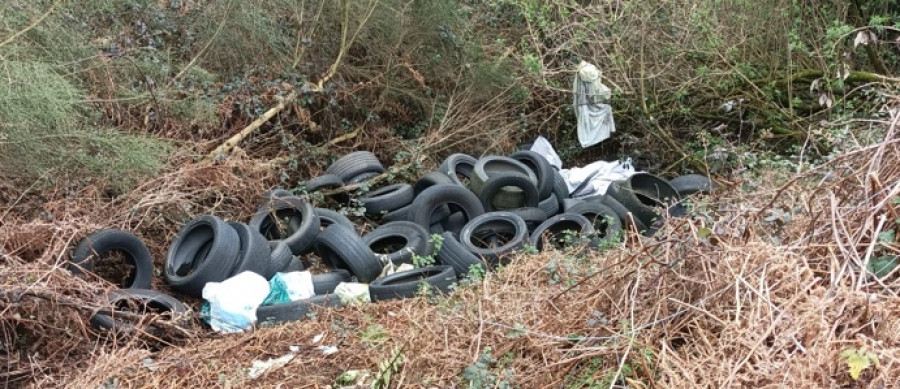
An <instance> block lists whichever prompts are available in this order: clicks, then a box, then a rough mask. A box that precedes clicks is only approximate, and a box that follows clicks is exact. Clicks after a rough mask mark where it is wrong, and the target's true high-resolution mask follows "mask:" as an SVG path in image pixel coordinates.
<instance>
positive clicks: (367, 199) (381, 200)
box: [359, 184, 415, 216]
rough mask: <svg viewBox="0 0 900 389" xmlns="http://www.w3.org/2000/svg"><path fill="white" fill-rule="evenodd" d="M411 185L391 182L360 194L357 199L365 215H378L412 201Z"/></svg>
mask: <svg viewBox="0 0 900 389" xmlns="http://www.w3.org/2000/svg"><path fill="white" fill-rule="evenodd" d="M413 197H415V195H414V194H413V187H412V185H410V184H392V185H388V186H385V187H383V188H379V189H375V190H373V191H371V192H369V193H366V194H365V195H364V196H362V197H361V198H360V199H359V201H360V203H362V205H363V207H365V209H366V215H367V216H378V215H381V213H382V212H390V211H393V210H397V209H400V208H403V207H405V206H407V205H409V204H410V203H412V201H413Z"/></svg>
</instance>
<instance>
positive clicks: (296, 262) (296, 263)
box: [281, 256, 303, 273]
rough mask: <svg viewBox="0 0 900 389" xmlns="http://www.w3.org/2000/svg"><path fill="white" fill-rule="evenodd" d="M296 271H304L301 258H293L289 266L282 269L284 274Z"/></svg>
mask: <svg viewBox="0 0 900 389" xmlns="http://www.w3.org/2000/svg"><path fill="white" fill-rule="evenodd" d="M295 271H303V261H301V260H300V258H297V257H294V256H291V261H290V262H288V265H287V266H286V267H285V268H284V269H281V272H282V273H290V272H295Z"/></svg>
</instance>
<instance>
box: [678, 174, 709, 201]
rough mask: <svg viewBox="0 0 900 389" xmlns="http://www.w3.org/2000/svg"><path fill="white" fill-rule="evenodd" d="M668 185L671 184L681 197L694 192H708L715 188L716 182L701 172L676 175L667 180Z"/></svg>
mask: <svg viewBox="0 0 900 389" xmlns="http://www.w3.org/2000/svg"><path fill="white" fill-rule="evenodd" d="M669 185H672V188H675V190H676V191H677V192H678V194H679V195H681V197H685V196H689V195H692V194H694V193H702V194H710V193H712V191H713V190H715V189H716V184H715V183H714V182H712V181H711V180H710V179H709V178H708V177H706V176H704V175H702V174H685V175H683V176H678V177H675V178H673V179H671V180H669Z"/></svg>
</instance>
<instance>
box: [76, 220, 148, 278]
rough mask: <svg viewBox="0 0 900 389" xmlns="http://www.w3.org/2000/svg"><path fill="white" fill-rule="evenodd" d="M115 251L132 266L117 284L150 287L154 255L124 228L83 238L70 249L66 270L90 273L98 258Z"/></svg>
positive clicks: (95, 233)
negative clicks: (69, 258)
mask: <svg viewBox="0 0 900 389" xmlns="http://www.w3.org/2000/svg"><path fill="white" fill-rule="evenodd" d="M114 250H115V251H120V252H122V253H124V254H125V259H126V261H128V262H130V264H131V266H133V267H134V269H133V270H132V271H131V274H129V275H128V278H127V279H125V281H124V282H123V284H122V285H120V286H121V287H123V288H138V289H149V288H150V280H151V279H152V278H153V257H152V256H151V255H150V250H148V249H147V246H146V245H144V242H142V241H141V239H140V238H138V237H137V236H134V234H132V233H130V232H127V231H122V230H115V229H107V230H100V231H97V232H94V233H92V234H90V235H88V236H87V237H85V238H84V239H82V240H81V242H79V243H78V246H76V247H75V251H73V252H72V257H71V262H70V265H69V270H71V271H72V273H74V274H82V273H83V271H85V270H86V271H90V272H93V271H94V270H95V266H96V264H97V259H99V258H100V257H102V256H103V255H104V254H107V253H109V252H110V251H114ZM110 281H112V280H110Z"/></svg>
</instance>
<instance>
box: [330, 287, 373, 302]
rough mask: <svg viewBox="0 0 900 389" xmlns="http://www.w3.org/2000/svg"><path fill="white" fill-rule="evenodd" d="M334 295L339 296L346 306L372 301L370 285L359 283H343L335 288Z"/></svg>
mask: <svg viewBox="0 0 900 389" xmlns="http://www.w3.org/2000/svg"><path fill="white" fill-rule="evenodd" d="M334 294H336V295H338V297H339V298H340V299H341V302H342V303H344V304H345V305H356V304H362V303H368V302H370V301H372V300H371V298H370V297H369V285H368V284H361V283H358V282H341V283H340V284H338V285H337V287H336V288H334Z"/></svg>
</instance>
